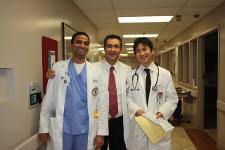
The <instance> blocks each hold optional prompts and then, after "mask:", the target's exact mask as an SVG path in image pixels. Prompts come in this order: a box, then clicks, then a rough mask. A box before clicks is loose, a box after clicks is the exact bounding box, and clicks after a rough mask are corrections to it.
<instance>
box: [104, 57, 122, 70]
mask: <svg viewBox="0 0 225 150" xmlns="http://www.w3.org/2000/svg"><path fill="white" fill-rule="evenodd" d="M103 64H104V66H105V69H106V70H107V71H108V72H109V69H110V67H111V65H110V64H109V63H108V62H107V61H106V60H105V59H104V60H103ZM113 67H114V68H115V69H114V71H115V72H117V71H118V70H119V62H118V61H117V62H116V63H115V64H114V65H113Z"/></svg>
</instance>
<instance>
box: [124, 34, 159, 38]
mask: <svg viewBox="0 0 225 150" xmlns="http://www.w3.org/2000/svg"><path fill="white" fill-rule="evenodd" d="M158 35H159V34H125V35H123V37H124V38H137V37H152V38H153V37H158Z"/></svg>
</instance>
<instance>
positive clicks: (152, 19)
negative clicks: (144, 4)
mask: <svg viewBox="0 0 225 150" xmlns="http://www.w3.org/2000/svg"><path fill="white" fill-rule="evenodd" d="M172 18H173V16H139V17H118V20H119V23H146V22H170V20H171V19H172Z"/></svg>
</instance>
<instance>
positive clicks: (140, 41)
mask: <svg viewBox="0 0 225 150" xmlns="http://www.w3.org/2000/svg"><path fill="white" fill-rule="evenodd" d="M139 44H143V45H145V46H148V47H149V48H150V49H151V51H152V50H153V44H152V41H151V40H150V39H149V38H147V37H139V38H136V39H135V40H134V46H133V49H134V53H135V50H136V49H137V47H138V45H139Z"/></svg>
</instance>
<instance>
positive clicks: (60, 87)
mask: <svg viewBox="0 0 225 150" xmlns="http://www.w3.org/2000/svg"><path fill="white" fill-rule="evenodd" d="M69 60H70V59H69ZM69 60H65V61H60V62H57V63H55V64H54V66H53V69H54V70H55V71H56V77H55V78H54V79H49V81H48V85H47V92H46V95H45V97H44V99H43V102H42V108H41V114H40V128H39V133H49V134H50V142H49V144H48V146H47V149H48V150H62V132H63V131H62V129H63V114H64V104H65V96H66V90H67V85H66V83H65V79H66V78H67V77H66V73H67V68H68V63H69ZM86 65H87V103H88V112H89V134H88V150H94V138H95V136H96V135H108V108H107V107H106V105H107V102H106V101H105V98H104V96H106V94H105V92H104V91H102V81H101V75H100V74H98V73H99V71H98V70H97V69H96V67H94V66H93V65H92V64H90V63H88V62H86ZM96 92H97V95H96ZM96 110H97V111H98V113H99V116H98V117H97V118H96V117H94V115H93V114H94V113H95V112H96Z"/></svg>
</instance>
